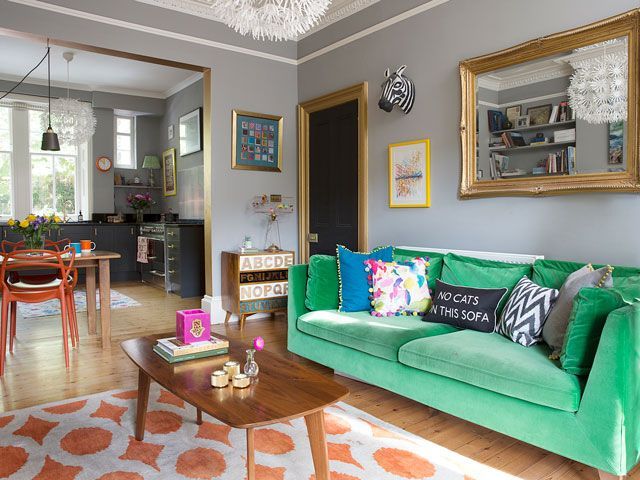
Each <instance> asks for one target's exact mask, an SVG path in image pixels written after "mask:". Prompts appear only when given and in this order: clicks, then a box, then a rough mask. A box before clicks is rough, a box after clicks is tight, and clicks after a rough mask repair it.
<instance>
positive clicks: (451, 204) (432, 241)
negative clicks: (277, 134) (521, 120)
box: [298, 0, 640, 265]
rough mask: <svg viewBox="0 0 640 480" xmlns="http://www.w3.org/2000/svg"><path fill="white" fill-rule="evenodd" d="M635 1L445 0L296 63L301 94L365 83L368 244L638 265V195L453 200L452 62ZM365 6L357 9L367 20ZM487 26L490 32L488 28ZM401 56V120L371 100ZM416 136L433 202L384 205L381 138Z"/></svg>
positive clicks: (455, 79) (455, 100) (456, 99)
mask: <svg viewBox="0 0 640 480" xmlns="http://www.w3.org/2000/svg"><path fill="white" fill-rule="evenodd" d="M380 3H382V4H388V3H392V2H380ZM393 3H396V2H393ZM635 7H637V1H635V0H618V1H616V2H601V1H599V0H588V1H585V0H565V1H562V2H557V1H554V0H539V1H536V2H524V1H516V2H505V1H501V0H483V1H482V2H479V1H476V0H450V1H449V2H447V3H445V4H443V5H440V6H438V7H435V8H433V9H431V10H429V11H427V12H425V13H422V14H420V15H417V16H414V17H412V18H410V19H408V20H405V21H403V22H400V23H397V24H395V25H393V26H390V27H388V28H385V29H383V30H380V31H378V32H376V33H373V34H371V35H369V36H366V37H364V38H362V39H359V40H357V41H355V42H353V43H350V44H348V45H346V46H343V47H341V48H339V49H337V50H334V51H332V52H330V53H327V54H325V55H323V56H320V57H318V58H315V59H313V60H310V61H308V62H305V63H303V64H302V65H301V66H300V67H299V69H298V91H299V100H300V101H305V100H308V99H311V98H314V97H316V96H319V95H322V94H325V93H328V92H331V91H334V90H337V89H340V88H343V87H346V86H349V85H353V84H355V83H358V82H362V81H368V82H369V87H370V102H369V106H370V109H369V196H370V197H369V218H370V220H369V224H370V231H369V239H370V244H371V246H374V245H378V244H386V243H392V244H396V245H398V244H412V245H426V246H432V247H450V248H462V249H476V250H490V251H502V252H527V253H538V254H544V255H547V256H549V257H555V258H568V259H576V260H583V261H593V262H612V263H622V264H636V265H637V264H639V263H640V251H639V250H638V247H637V237H638V234H639V233H640V228H639V227H638V226H637V222H635V221H630V219H635V218H638V217H639V216H640V196H638V195H631V194H580V195H568V196H559V197H547V198H489V199H477V200H466V201H461V200H459V199H458V197H457V192H458V185H459V178H460V162H461V160H460V140H459V133H458V125H459V120H460V83H459V75H458V63H459V62H460V61H461V60H463V59H466V58H470V57H474V56H477V55H482V54H486V53H490V52H494V51H497V50H500V49H502V48H506V47H510V46H512V45H515V44H517V43H520V42H523V41H526V40H529V39H532V38H537V37H540V36H543V35H546V34H551V33H554V32H558V31H562V30H565V29H568V28H573V27H578V26H581V25H585V24H587V23H590V22H593V21H596V20H600V19H603V18H605V17H608V16H611V15H613V14H617V13H620V12H623V11H626V10H630V9H632V8H635ZM370 8H374V7H370ZM370 8H367V9H365V10H363V11H362V12H361V14H362V15H363V16H364V17H366V16H367V15H368V13H367V11H368V10H370ZM550 11H553V15H549V12H550ZM358 15H360V14H356V15H354V17H357V16H358ZM350 19H351V17H349V18H347V19H345V20H342V21H341V22H339V23H342V22H344V24H343V25H345V31H348V29H349V28H350V27H349V25H351V24H352V23H353V22H356V21H359V22H363V21H364V20H363V18H360V19H355V18H354V19H351V20H350ZM483 25H493V26H498V27H496V28H494V29H492V30H489V31H487V29H486V28H484V27H483ZM313 37H314V36H313V35H312V36H311V37H309V38H307V39H305V40H303V42H302V43H304V45H302V46H301V47H299V48H302V47H304V48H310V45H313V46H314V47H318V46H323V45H324V44H326V43H328V42H330V41H334V40H336V39H337V38H338V37H336V38H334V39H326V38H323V39H320V40H321V41H318V42H316V41H315V39H314V38H313ZM405 63H406V64H407V65H408V69H407V71H406V73H407V75H408V76H410V77H411V78H412V79H413V80H414V82H415V83H416V89H417V97H416V104H415V107H414V109H413V111H412V112H411V113H410V114H409V115H404V114H402V113H399V112H398V111H394V112H392V113H390V114H387V113H384V112H383V111H382V110H380V109H378V108H377V106H376V103H377V99H378V95H379V85H380V84H381V82H382V80H383V72H384V70H385V68H387V67H392V68H393V67H396V66H398V65H401V64H405ZM424 137H428V138H430V139H431V169H432V171H431V173H432V177H431V188H432V197H431V202H432V207H431V208H429V209H409V208H407V209H393V210H391V209H390V208H389V207H388V200H387V160H386V159H387V156H386V155H387V153H386V149H387V145H388V144H389V143H392V142H399V141H402V140H412V139H417V138H424Z"/></svg>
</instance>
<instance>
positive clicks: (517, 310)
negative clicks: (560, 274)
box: [498, 277, 558, 347]
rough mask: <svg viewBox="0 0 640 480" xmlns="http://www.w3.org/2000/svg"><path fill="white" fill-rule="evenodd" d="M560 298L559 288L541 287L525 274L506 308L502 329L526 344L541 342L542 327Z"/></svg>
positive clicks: (508, 336)
mask: <svg viewBox="0 0 640 480" xmlns="http://www.w3.org/2000/svg"><path fill="white" fill-rule="evenodd" d="M557 298H558V290H556V289H555V288H546V287H541V286H540V285H537V284H535V283H533V282H532V281H531V280H529V279H528V278H527V277H522V279H521V280H520V281H519V282H518V284H517V285H516V286H515V288H514V289H513V292H512V293H511V296H510V297H509V300H507V304H506V305H505V307H504V310H503V311H502V316H501V317H500V324H499V325H498V331H499V332H500V333H501V334H502V335H504V336H505V337H507V338H509V339H511V340H512V341H514V342H517V343H519V344H520V345H524V346H525V347H530V346H531V345H534V344H536V343H539V342H540V341H542V327H543V326H544V322H545V320H546V319H547V315H549V312H550V311H551V307H553V304H554V303H555V301H556V299H557Z"/></svg>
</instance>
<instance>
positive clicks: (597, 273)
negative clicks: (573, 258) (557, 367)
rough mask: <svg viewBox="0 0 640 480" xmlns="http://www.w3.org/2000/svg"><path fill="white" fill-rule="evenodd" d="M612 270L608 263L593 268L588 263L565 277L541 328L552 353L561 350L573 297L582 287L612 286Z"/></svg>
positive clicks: (557, 353)
mask: <svg viewBox="0 0 640 480" xmlns="http://www.w3.org/2000/svg"><path fill="white" fill-rule="evenodd" d="M612 271H613V267H611V266H609V265H607V266H606V267H602V268H599V269H598V270H594V269H593V267H592V266H591V265H590V264H589V265H585V266H584V267H582V268H581V269H580V270H576V271H575V272H573V273H572V274H571V275H569V276H568V277H567V279H566V280H565V282H564V283H563V284H562V287H561V288H560V294H559V295H558V298H557V300H556V303H555V305H554V306H553V309H552V310H551V313H549V316H548V317H547V321H546V322H545V324H544V327H543V329H542V338H543V339H544V341H545V342H546V343H547V345H549V346H550V347H551V349H552V350H553V353H552V355H554V356H557V355H559V354H560V351H561V350H562V344H563V343H564V336H565V333H566V332H567V326H568V325H569V317H570V315H571V309H572V308H573V298H574V297H575V296H576V295H577V294H578V292H579V291H580V289H581V288H584V287H604V288H610V287H613V277H612V276H611V272H612Z"/></svg>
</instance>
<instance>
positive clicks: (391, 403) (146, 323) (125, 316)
mask: <svg viewBox="0 0 640 480" xmlns="http://www.w3.org/2000/svg"><path fill="white" fill-rule="evenodd" d="M114 288H115V289H116V290H118V291H120V292H121V293H123V294H125V295H128V296H130V297H132V298H134V299H135V300H137V301H138V302H139V303H140V304H141V306H140V307H131V308H126V309H115V310H113V311H112V332H113V340H112V345H111V348H109V349H107V350H103V349H102V348H101V345H100V339H99V337H98V336H89V335H88V334H87V327H86V324H87V322H86V313H79V314H78V321H79V324H80V336H81V339H80V347H79V348H78V349H77V350H73V351H72V353H71V367H70V369H69V370H68V371H67V370H66V369H65V367H64V356H63V351H62V342H61V333H60V332H61V329H60V320H59V318H56V317H41V318H30V319H19V321H18V338H17V343H16V349H15V353H14V354H13V355H10V356H8V358H7V366H6V369H5V376H4V378H2V379H0V412H4V411H9V410H14V409H19V408H24V407H29V406H33V405H38V404H42V403H47V402H52V401H58V400H63V399H66V398H73V397H77V396H81V395H88V394H92V393H98V392H102V391H105V390H111V389H116V388H128V387H135V386H136V383H137V370H136V369H135V368H134V366H133V364H132V363H131V362H130V361H129V360H128V359H127V358H126V356H125V355H124V353H123V352H122V350H121V349H120V347H119V343H120V342H121V341H122V340H125V339H127V338H132V337H136V336H140V335H143V334H149V333H160V332H163V331H170V330H173V329H174V328H175V311H176V310H180V309H187V308H197V307H199V306H200V299H180V298H179V297H176V296H175V295H167V294H165V293H164V292H162V291H160V290H157V289H154V288H152V287H149V286H146V285H142V284H139V283H130V282H129V283H118V284H115V285H114ZM213 330H214V332H217V333H221V334H225V335H228V336H229V337H231V338H236V339H240V340H244V341H250V340H251V339H252V338H253V337H255V336H257V335H261V336H262V337H264V338H265V340H266V348H267V349H268V350H270V351H274V352H278V353H281V354H283V355H286V356H288V357H290V358H294V359H298V360H299V361H300V362H303V363H305V364H306V365H309V366H311V367H312V368H314V369H316V370H318V371H320V372H323V373H324V374H326V375H331V376H333V377H334V378H335V379H336V380H337V381H338V382H341V383H343V384H345V385H346V386H348V387H349V389H350V390H351V395H350V396H349V398H348V399H347V403H349V404H350V405H353V406H354V407H356V408H359V409H361V410H364V411H366V412H367V413H369V414H371V415H373V416H375V417H378V418H380V419H382V420H384V421H387V422H389V423H392V424H394V425H396V426H398V427H400V428H404V429H405V430H407V431H409V432H411V433H414V434H416V435H419V436H421V437H423V438H425V439H427V440H429V441H431V442H434V443H437V444H439V445H441V446H443V447H445V448H448V449H450V450H454V451H456V452H458V453H460V454H462V455H464V456H465V457H467V458H470V459H473V460H476V461H479V462H482V463H484V464H486V465H488V466H491V467H493V468H496V469H499V470H502V471H504V472H506V473H509V474H512V475H515V476H517V477H518V478H522V479H526V480H597V478H598V475H597V473H596V471H595V469H593V468H591V467H588V466H585V465H583V464H580V463H577V462H574V461H571V460H568V459H566V458H563V457H560V456H558V455H554V454H552V453H550V452H547V451H545V450H542V449H540V448H537V447H534V446H531V445H527V444H525V443H522V442H520V441H518V440H515V439H513V438H511V437H507V436H505V435H502V434H499V433H497V432H494V431H491V430H488V429H486V428H483V427H480V426H478V425H474V424H472V423H469V422H467V421H464V420H461V419H458V418H456V417H453V416H451V415H448V414H446V413H443V412H439V411H437V410H434V409H432V408H429V407H426V406H424V405H422V404H419V403H417V402H414V401H413V400H410V399H407V398H404V397H401V396H399V395H396V394H393V393H390V392H387V391H386V390H382V389H380V388H377V387H374V386H371V385H367V384H363V383H360V382H357V381H355V380H352V379H348V378H345V377H341V376H339V375H333V372H332V371H331V370H329V369H327V368H325V367H322V366H320V365H317V364H314V363H313V362H310V361H308V360H305V359H302V358H300V357H298V356H296V355H294V354H292V353H289V352H287V350H286V341H287V335H286V319H285V317H284V316H283V315H278V316H276V318H275V319H261V320H248V321H247V325H246V327H245V330H244V332H240V331H239V330H238V325H237V324H236V323H231V324H229V325H228V326H227V327H225V326H224V325H214V327H213ZM259 361H260V358H259V355H258V362H259ZM532 428H535V426H533V425H532ZM629 478H630V479H631V480H640V472H639V471H638V469H636V471H634V472H633V473H632V475H631V476H630V477H629Z"/></svg>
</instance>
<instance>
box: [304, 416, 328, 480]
mask: <svg viewBox="0 0 640 480" xmlns="http://www.w3.org/2000/svg"><path fill="white" fill-rule="evenodd" d="M304 421H305V423H306V424H307V433H308V434H309V443H310V444H311V455H312V456H313V466H314V468H315V470H316V480H329V453H328V451H327V436H326V433H325V429H324V411H322V410H319V411H317V412H315V413H312V414H310V415H307V416H306V417H304Z"/></svg>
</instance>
